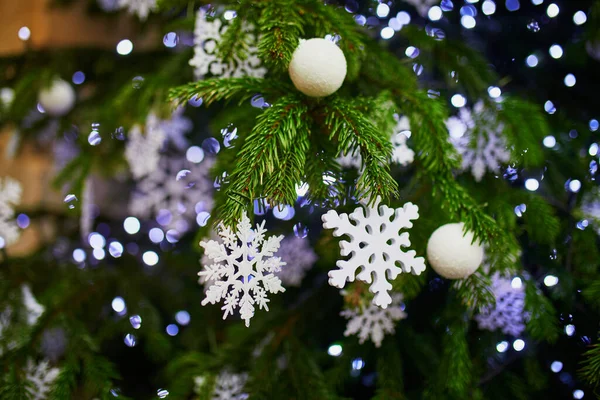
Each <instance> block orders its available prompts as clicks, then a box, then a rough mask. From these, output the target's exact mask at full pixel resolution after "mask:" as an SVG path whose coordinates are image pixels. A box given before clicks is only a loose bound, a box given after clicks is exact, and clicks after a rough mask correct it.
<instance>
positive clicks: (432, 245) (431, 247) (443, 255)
mask: <svg viewBox="0 0 600 400" xmlns="http://www.w3.org/2000/svg"><path fill="white" fill-rule="evenodd" d="M463 228H464V224H463V223H462V222H461V223H454V224H446V225H442V226H441V227H439V228H438V229H436V230H435V232H433V233H432V234H431V237H430V238H429V242H428V243H427V260H428V261H429V264H431V267H432V268H433V270H434V271H435V272H437V273H438V274H439V275H441V276H443V277H444V278H447V279H464V278H467V277H468V276H469V275H471V274H472V273H474V272H475V271H476V270H477V268H479V266H480V265H481V263H482V262H483V246H482V245H481V243H478V242H475V243H473V232H469V231H468V232H466V233H463Z"/></svg>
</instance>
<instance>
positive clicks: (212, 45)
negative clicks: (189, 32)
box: [190, 8, 267, 79]
mask: <svg viewBox="0 0 600 400" xmlns="http://www.w3.org/2000/svg"><path fill="white" fill-rule="evenodd" d="M208 15H209V14H208V13H207V11H206V10H205V9H203V8H201V9H199V10H198V13H197V14H196V27H195V28H194V57H193V58H192V59H191V60H190V65H191V66H192V67H194V68H195V69H194V71H195V74H196V77H197V78H198V79H201V78H202V77H204V76H205V75H206V74H208V73H210V74H212V75H215V76H222V77H224V78H229V77H241V76H252V77H256V78H262V77H264V76H265V74H266V72H267V70H266V68H264V67H262V66H261V61H260V59H259V58H258V55H257V53H258V49H257V47H256V42H257V37H256V35H255V34H254V33H253V30H254V28H253V27H252V25H250V24H248V23H246V22H243V23H242V31H243V32H244V37H243V38H242V39H241V42H240V43H239V44H238V45H239V46H241V47H243V50H244V52H245V56H244V57H240V55H239V54H234V55H233V57H232V58H233V60H231V61H230V62H227V63H226V62H223V60H221V59H219V57H218V55H217V47H218V45H219V41H220V40H221V36H223V34H224V33H225V32H226V31H227V27H228V25H227V24H226V23H223V21H221V19H219V18H218V17H215V18H214V19H213V20H209V19H208V18H207V17H208Z"/></svg>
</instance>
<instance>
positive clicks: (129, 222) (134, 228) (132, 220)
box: [123, 217, 140, 235]
mask: <svg viewBox="0 0 600 400" xmlns="http://www.w3.org/2000/svg"><path fill="white" fill-rule="evenodd" d="M123 228H124V229H125V232H127V233H129V234H130V235H134V234H136V233H138V232H139V231H140V221H139V220H138V219H137V218H136V217H127V218H125V221H123Z"/></svg>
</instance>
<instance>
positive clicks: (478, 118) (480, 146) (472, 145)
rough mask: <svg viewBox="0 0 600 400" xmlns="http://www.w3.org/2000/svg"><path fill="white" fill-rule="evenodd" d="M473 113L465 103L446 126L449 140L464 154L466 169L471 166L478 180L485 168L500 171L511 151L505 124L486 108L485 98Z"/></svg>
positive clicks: (463, 162)
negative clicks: (503, 134) (506, 136)
mask: <svg viewBox="0 0 600 400" xmlns="http://www.w3.org/2000/svg"><path fill="white" fill-rule="evenodd" d="M473 111H474V115H473V114H471V112H470V111H469V110H467V109H466V108H465V107H463V108H461V109H460V112H459V116H458V117H451V118H450V119H449V120H448V121H447V122H446V126H447V128H448V130H449V132H450V142H451V143H452V144H453V145H454V147H455V148H456V150H457V151H458V153H459V154H460V155H461V156H462V167H461V169H462V170H463V171H466V170H469V169H470V170H471V173H472V174H473V177H474V178H475V180H476V181H477V182H479V181H481V179H482V178H483V176H484V175H485V173H486V171H490V172H493V171H497V170H498V169H499V168H500V164H501V163H507V162H509V161H510V158H511V153H510V151H509V149H508V146H507V144H506V141H505V140H504V138H503V137H502V131H503V130H504V126H503V125H502V124H501V123H498V122H497V121H496V118H495V116H494V115H493V114H492V113H491V112H489V111H486V110H485V108H484V106H483V102H481V101H480V102H478V103H477V104H475V106H474V107H473Z"/></svg>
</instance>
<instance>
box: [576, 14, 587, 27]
mask: <svg viewBox="0 0 600 400" xmlns="http://www.w3.org/2000/svg"><path fill="white" fill-rule="evenodd" d="M573 22H574V23H575V25H583V24H585V23H586V22H587V15H586V14H585V13H584V12H583V11H577V12H576V13H575V14H574V15H573Z"/></svg>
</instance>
